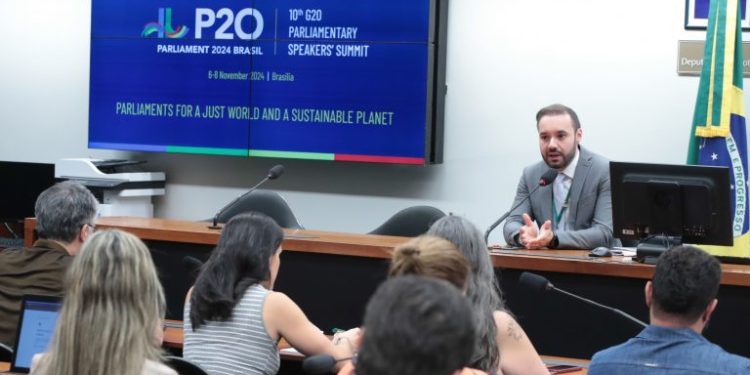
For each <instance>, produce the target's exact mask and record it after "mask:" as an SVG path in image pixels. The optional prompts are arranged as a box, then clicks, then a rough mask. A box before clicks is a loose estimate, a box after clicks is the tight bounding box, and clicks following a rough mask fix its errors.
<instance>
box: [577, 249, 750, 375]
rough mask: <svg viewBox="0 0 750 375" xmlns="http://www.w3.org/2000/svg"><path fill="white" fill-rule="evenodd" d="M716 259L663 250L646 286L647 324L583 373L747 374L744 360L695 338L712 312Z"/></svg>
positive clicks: (718, 274) (748, 361) (696, 251)
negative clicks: (652, 275)
mask: <svg viewBox="0 0 750 375" xmlns="http://www.w3.org/2000/svg"><path fill="white" fill-rule="evenodd" d="M720 278H721V267H720V265H719V261H717V260H716V258H714V257H713V256H711V255H709V254H708V253H706V252H705V251H703V250H701V249H698V248H696V247H692V246H678V247H675V248H673V249H671V250H669V251H666V252H665V253H664V254H662V256H661V257H660V258H659V260H658V262H657V263H656V270H655V272H654V278H653V280H652V281H649V282H647V283H646V304H647V305H648V307H649V311H650V318H651V325H650V326H648V327H646V329H644V330H643V331H641V333H639V334H638V335H637V336H636V337H634V338H632V339H630V340H628V341H627V342H625V343H624V344H620V345H617V346H614V347H611V348H609V349H605V350H602V351H600V352H598V353H596V354H595V355H594V358H593V359H592V360H591V366H590V367H589V371H588V374H589V375H598V374H607V375H619V374H648V375H655V374H669V375H677V374H750V359H747V358H745V357H740V356H738V355H734V354H729V353H727V352H726V351H724V350H723V349H722V348H721V347H719V346H718V345H715V344H712V343H710V342H709V341H708V340H706V338H704V337H703V336H702V335H701V332H703V329H704V328H705V327H706V324H708V321H709V319H710V318H711V314H712V313H713V312H714V309H716V304H717V303H718V300H717V299H716V294H717V293H718V291H719V280H720Z"/></svg>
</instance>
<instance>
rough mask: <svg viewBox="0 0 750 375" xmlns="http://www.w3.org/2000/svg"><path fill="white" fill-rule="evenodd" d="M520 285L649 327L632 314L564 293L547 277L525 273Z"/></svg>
mask: <svg viewBox="0 0 750 375" xmlns="http://www.w3.org/2000/svg"><path fill="white" fill-rule="evenodd" d="M518 284H519V285H520V286H521V287H525V288H528V289H530V290H532V291H534V292H537V293H539V292H548V291H550V290H554V291H555V292H558V293H562V294H565V295H566V296H570V297H573V298H575V299H578V300H580V301H583V302H586V303H588V304H590V305H593V306H596V307H599V308H602V309H605V310H609V311H612V312H614V313H615V314H617V315H620V316H622V317H623V318H626V319H628V320H630V321H631V322H633V323H635V324H638V325H639V326H641V327H643V328H645V327H646V326H647V324H646V323H644V322H642V321H640V320H638V319H636V318H635V317H633V316H632V315H630V314H628V313H626V312H624V311H622V310H619V309H616V308H614V307H609V306H606V305H602V304H601V303H599V302H595V301H592V300H590V299H588V298H583V297H581V296H577V295H575V294H573V293H570V292H566V291H564V290H562V289H558V288H555V286H554V285H552V283H551V282H549V280H547V278H546V277H544V276H541V275H537V274H535V273H531V272H523V273H522V274H521V277H520V278H519V279H518Z"/></svg>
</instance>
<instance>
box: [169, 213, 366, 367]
mask: <svg viewBox="0 0 750 375" xmlns="http://www.w3.org/2000/svg"><path fill="white" fill-rule="evenodd" d="M283 237H284V234H283V232H282V230H281V228H280V227H279V226H278V225H277V224H276V222H274V221H273V219H270V218H269V217H267V216H265V215H263V214H259V213H250V214H241V215H238V216H235V217H234V218H232V219H231V220H230V221H229V222H228V223H227V224H226V225H225V226H224V229H223V230H222V233H221V237H220V238H219V243H218V245H217V246H216V249H215V250H214V251H213V253H212V254H211V257H210V259H209V260H208V262H206V264H205V265H204V266H203V270H202V271H201V273H200V275H199V276H198V279H197V280H196V282H195V286H194V287H193V288H192V289H191V291H190V292H188V298H187V302H186V303H185V323H184V324H185V343H184V350H183V356H184V357H185V358H186V359H188V360H190V361H191V362H194V363H196V364H198V365H200V366H201V367H202V368H203V369H204V370H206V371H207V372H208V373H209V374H211V375H219V374H276V372H278V370H279V365H280V360H279V352H278V347H277V343H278V341H279V340H280V339H281V338H284V339H286V340H287V341H288V342H289V344H290V345H291V346H292V347H294V348H296V349H297V350H299V351H300V352H302V353H303V354H307V355H311V354H331V355H333V356H334V357H336V358H347V357H351V356H352V347H351V345H349V344H350V343H354V342H355V341H356V336H357V335H358V329H353V330H350V331H347V332H346V333H344V334H343V335H344V336H343V337H344V338H346V340H343V339H342V340H337V339H334V342H338V343H340V345H333V344H332V343H331V341H330V340H329V339H328V338H327V337H326V336H325V335H323V333H322V332H321V331H320V330H318V328H317V327H315V325H313V324H312V323H311V322H310V321H309V320H308V319H307V317H306V316H305V314H304V313H303V312H302V310H301V309H300V308H299V306H297V304H295V303H294V302H293V301H292V300H291V299H289V297H287V296H286V295H284V294H283V293H279V292H274V291H273V284H274V281H275V280H276V275H277V274H278V272H279V265H280V262H281V261H280V256H281V251H282V249H281V242H282V240H283Z"/></svg>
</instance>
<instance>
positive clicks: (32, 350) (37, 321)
mask: <svg viewBox="0 0 750 375" xmlns="http://www.w3.org/2000/svg"><path fill="white" fill-rule="evenodd" d="M60 306H61V301H60V299H59V298H57V297H42V296H24V299H23V303H22V305H21V316H20V318H19V320H18V330H17V332H18V335H17V338H16V349H15V351H14V352H13V361H12V363H11V371H14V372H28V371H29V368H30V367H31V359H32V358H33V357H34V355H35V354H38V353H43V352H45V351H46V350H47V346H48V345H49V343H50V341H51V339H52V334H53V333H54V332H55V324H56V323H57V316H58V314H59V311H60Z"/></svg>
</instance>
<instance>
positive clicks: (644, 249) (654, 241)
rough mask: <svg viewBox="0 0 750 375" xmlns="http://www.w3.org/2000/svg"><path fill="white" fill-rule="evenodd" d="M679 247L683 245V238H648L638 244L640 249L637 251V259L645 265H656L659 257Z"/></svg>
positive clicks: (660, 236)
mask: <svg viewBox="0 0 750 375" xmlns="http://www.w3.org/2000/svg"><path fill="white" fill-rule="evenodd" d="M679 245H682V237H681V236H669V235H666V234H659V235H655V236H651V237H647V238H645V239H643V240H641V241H640V242H638V247H637V248H636V251H635V259H636V261H638V262H641V263H645V264H656V260H657V259H659V256H661V254H662V253H663V252H665V251H667V250H669V249H671V248H673V247H675V246H679Z"/></svg>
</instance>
